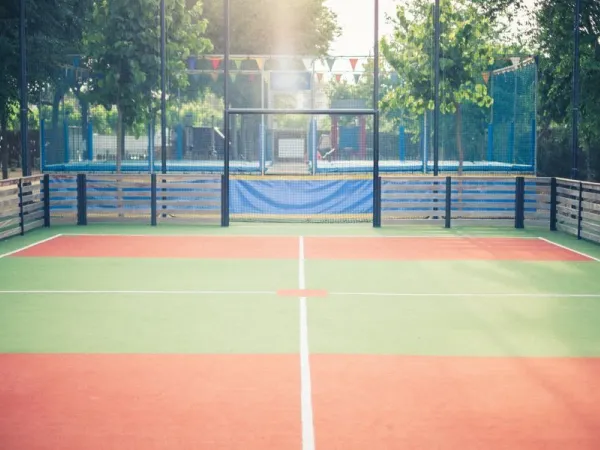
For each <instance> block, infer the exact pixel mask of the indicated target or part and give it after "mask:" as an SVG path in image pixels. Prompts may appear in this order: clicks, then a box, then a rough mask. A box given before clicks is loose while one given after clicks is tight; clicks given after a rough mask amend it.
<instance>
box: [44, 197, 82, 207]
mask: <svg viewBox="0 0 600 450" xmlns="http://www.w3.org/2000/svg"><path fill="white" fill-rule="evenodd" d="M53 206H73V207H76V206H77V200H74V199H64V200H63V199H61V200H58V199H50V207H51V208H52V207H53Z"/></svg>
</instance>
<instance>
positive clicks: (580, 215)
mask: <svg viewBox="0 0 600 450" xmlns="http://www.w3.org/2000/svg"><path fill="white" fill-rule="evenodd" d="M582 222H583V183H582V182H581V181H580V182H579V206H578V208H577V239H581V223H582Z"/></svg>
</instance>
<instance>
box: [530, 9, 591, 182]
mask: <svg viewBox="0 0 600 450" xmlns="http://www.w3.org/2000/svg"><path fill="white" fill-rule="evenodd" d="M573 3H574V2H573V1H567V0H560V1H556V0H555V1H552V2H551V1H549V0H543V1H541V2H540V5H539V8H538V11H537V22H538V24H539V32H538V34H537V40H536V43H537V45H538V48H539V53H540V55H541V57H540V110H541V118H540V119H541V120H540V122H541V130H540V157H541V160H540V169H541V171H542V174H544V175H557V174H559V175H561V174H562V175H564V176H568V174H569V169H570V167H571V158H570V151H567V152H565V151H562V150H564V147H565V146H566V147H567V148H570V140H571V138H570V132H571V129H570V126H571V120H572V94H573V84H572V83H573V51H574V41H573ZM581 7H582V9H581V12H582V14H581V18H582V20H581V28H580V36H581V37H580V40H581V41H580V52H581V56H580V61H581V72H580V73H581V75H580V81H581V93H582V95H581V96H580V114H581V121H580V129H579V131H580V143H581V146H582V150H583V158H582V160H583V161H582V162H584V163H586V164H582V167H581V169H583V170H582V171H581V172H582V175H583V177H584V178H585V177H587V178H590V179H599V178H600V129H599V128H598V123H599V122H600V83H598V80H599V79H600V27H599V25H598V24H600V4H599V3H598V2H592V1H589V0H582V3H581ZM557 153H558V154H557Z"/></svg>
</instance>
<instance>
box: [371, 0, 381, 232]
mask: <svg viewBox="0 0 600 450" xmlns="http://www.w3.org/2000/svg"><path fill="white" fill-rule="evenodd" d="M374 22H375V23H374V28H375V33H374V37H373V40H374V42H373V44H374V48H373V52H374V65H373V110H374V111H375V114H374V116H373V226H374V227H375V228H379V227H381V179H380V178H379V0H375V21H374Z"/></svg>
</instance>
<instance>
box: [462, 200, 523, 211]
mask: <svg viewBox="0 0 600 450" xmlns="http://www.w3.org/2000/svg"><path fill="white" fill-rule="evenodd" d="M460 208H470V209H473V208H477V209H481V210H486V209H497V208H501V209H513V210H514V208H515V202H458V201H456V202H452V209H460Z"/></svg>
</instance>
